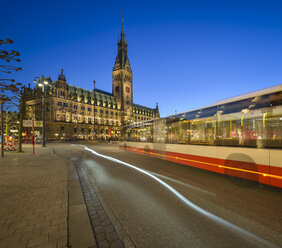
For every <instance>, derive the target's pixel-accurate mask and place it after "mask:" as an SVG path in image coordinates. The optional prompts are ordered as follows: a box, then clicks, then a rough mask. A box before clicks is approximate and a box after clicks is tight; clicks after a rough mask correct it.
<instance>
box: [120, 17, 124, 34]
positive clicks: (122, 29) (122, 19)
mask: <svg viewBox="0 0 282 248" xmlns="http://www.w3.org/2000/svg"><path fill="white" fill-rule="evenodd" d="M123 16H124V14H123V12H122V13H121V23H122V28H121V32H122V33H124V17H123Z"/></svg>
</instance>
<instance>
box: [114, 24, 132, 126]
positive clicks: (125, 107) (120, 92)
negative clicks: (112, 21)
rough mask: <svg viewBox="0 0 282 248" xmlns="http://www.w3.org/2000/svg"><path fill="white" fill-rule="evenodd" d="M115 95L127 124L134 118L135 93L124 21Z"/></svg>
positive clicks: (120, 40)
mask: <svg viewBox="0 0 282 248" xmlns="http://www.w3.org/2000/svg"><path fill="white" fill-rule="evenodd" d="M112 75H113V78H112V82H113V89H112V92H113V95H114V96H115V98H116V101H117V105H118V108H119V109H120V110H121V112H120V113H121V117H122V122H123V123H122V124H123V125H127V124H129V123H130V122H131V121H132V120H133V112H132V110H133V94H132V76H133V74H132V70H131V68H130V64H129V59H128V55H127V42H126V41H125V35H124V23H123V18H122V29H121V34H120V39H119V41H118V51H117V57H116V61H115V65H114V68H113V72H112Z"/></svg>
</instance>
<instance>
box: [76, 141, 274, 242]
mask: <svg viewBox="0 0 282 248" xmlns="http://www.w3.org/2000/svg"><path fill="white" fill-rule="evenodd" d="M74 146H75V145H74ZM79 146H82V147H84V149H85V150H87V151H89V152H91V153H92V154H94V155H96V156H98V157H102V158H104V159H107V160H110V161H113V162H115V163H119V164H122V165H125V166H127V167H129V168H131V169H134V170H136V171H138V172H140V173H142V174H144V175H146V176H148V177H150V178H152V179H153V180H155V181H157V182H158V183H160V184H161V185H162V186H164V187H165V188H166V189H167V190H169V191H170V192H171V193H172V194H173V195H175V196H176V197H177V198H178V199H180V200H181V201H182V202H183V203H184V204H186V205H187V206H189V207H190V208H192V209H194V210H195V211H197V212H198V213H200V214H202V215H204V216H206V217H208V218H209V219H211V220H213V221H214V222H216V223H219V224H221V225H223V226H226V227H228V228H230V229H232V230H234V231H237V232H238V233H241V234H243V235H244V236H246V237H249V238H251V239H253V240H254V241H256V242H258V243H259V247H273V248H279V247H278V246H276V245H274V244H272V243H270V242H269V241H267V240H264V239H262V238H260V237H258V236H256V235H255V234H253V233H251V232H249V231H247V230H245V229H243V228H241V227H238V226H236V225H234V224H232V223H231V222H229V221H226V220H224V219H222V218H220V217H218V216H216V215H214V214H212V213H210V212H208V211H206V210H204V209H203V208H201V207H199V206H197V205H196V204H194V203H193V202H191V201H189V200H188V199H187V198H186V197H184V196H183V195H182V194H180V193H179V192H178V191H177V190H175V189H174V188H172V187H171V186H170V185H168V184H167V183H165V182H164V181H162V180H161V179H159V178H158V177H156V176H154V175H152V174H151V173H149V172H148V171H145V170H143V169H140V168H138V167H136V166H134V165H132V164H129V163H126V162H123V161H121V160H119V159H116V158H112V157H110V156H106V155H103V154H100V153H98V152H96V151H94V150H92V149H90V148H88V147H87V146H84V145H79Z"/></svg>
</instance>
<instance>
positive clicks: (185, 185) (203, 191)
mask: <svg viewBox="0 0 282 248" xmlns="http://www.w3.org/2000/svg"><path fill="white" fill-rule="evenodd" d="M148 172H149V173H151V174H153V175H155V176H157V177H160V178H163V179H166V180H168V181H171V182H174V183H177V184H180V185H182V186H184V187H187V188H190V189H193V190H197V191H200V192H202V193H205V194H208V195H211V196H216V194H214V193H212V192H209V191H207V190H204V189H201V188H199V187H196V186H193V185H191V184H188V183H184V182H181V181H179V180H176V179H174V178H171V177H167V176H163V175H161V174H158V173H155V172H150V171H148Z"/></svg>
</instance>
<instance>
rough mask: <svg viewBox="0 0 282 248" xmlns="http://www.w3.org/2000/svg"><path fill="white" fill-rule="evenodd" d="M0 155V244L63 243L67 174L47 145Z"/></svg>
mask: <svg viewBox="0 0 282 248" xmlns="http://www.w3.org/2000/svg"><path fill="white" fill-rule="evenodd" d="M23 150H24V153H16V152H6V153H5V157H4V158H2V157H0V247H1V248H2V247H3V248H4V247H9V248H16V247H38V248H46V247H56V248H58V247H67V242H68V239H67V235H68V234H67V228H68V225H67V216H68V174H67V165H66V163H65V161H64V160H62V159H59V158H56V159H55V155H53V154H52V152H51V149H49V148H42V147H39V146H36V154H35V155H32V146H31V145H24V149H23Z"/></svg>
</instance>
